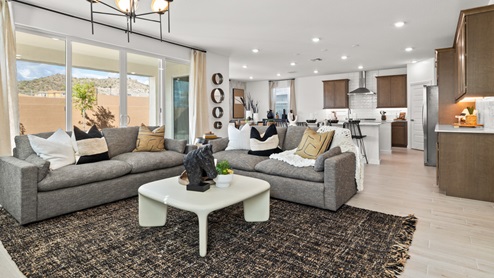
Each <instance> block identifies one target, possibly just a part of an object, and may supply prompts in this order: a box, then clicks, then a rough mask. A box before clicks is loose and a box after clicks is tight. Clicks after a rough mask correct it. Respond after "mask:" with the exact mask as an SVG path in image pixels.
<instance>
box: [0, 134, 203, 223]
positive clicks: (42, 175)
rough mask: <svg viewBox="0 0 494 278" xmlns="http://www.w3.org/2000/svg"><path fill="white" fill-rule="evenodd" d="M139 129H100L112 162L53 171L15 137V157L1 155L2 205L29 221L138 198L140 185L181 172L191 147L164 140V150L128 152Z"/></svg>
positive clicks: (23, 140) (23, 138)
mask: <svg viewBox="0 0 494 278" xmlns="http://www.w3.org/2000/svg"><path fill="white" fill-rule="evenodd" d="M138 132H139V127H127V128H107V129H103V131H102V133H103V135H104V137H105V139H106V142H107V145H108V153H109V156H110V160H105V161H100V162H95V163H89V164H81V165H68V166H65V167H62V168H59V169H57V170H54V171H48V166H47V165H46V163H45V161H44V160H42V159H41V158H39V157H38V156H37V155H36V153H35V152H34V151H33V149H32V148H31V145H30V143H29V139H28V137H27V136H26V135H22V136H17V137H16V138H15V143H16V147H15V149H14V156H6V157H0V204H1V205H2V206H3V207H4V208H5V209H6V210H7V211H8V212H9V213H10V214H11V215H12V216H13V217H14V218H15V219H17V221H18V222H19V223H20V224H27V223H31V222H35V221H39V220H43V219H47V218H50V217H54V216H58V215H62V214H65V213H69V212H74V211H78V210H81V209H86V208H90V207H93V206H97V205H101V204H105V203H109V202H113V201H117V200H120V199H124V198H128V197H132V196H136V195H137V189H138V188H139V186H141V185H143V184H145V183H147V182H151V181H155V180H159V179H164V178H168V177H173V176H178V175H180V173H182V171H183V170H184V167H183V158H184V155H185V153H187V152H188V151H189V149H190V148H193V147H194V146H187V144H186V141H184V140H173V139H165V148H166V149H167V151H164V152H132V151H133V150H134V148H135V147H136V144H135V143H136V140H137V135H138ZM51 134H53V133H52V132H50V133H41V134H37V135H38V136H40V137H43V138H48V137H49V136H50V135H51ZM69 135H70V134H69Z"/></svg>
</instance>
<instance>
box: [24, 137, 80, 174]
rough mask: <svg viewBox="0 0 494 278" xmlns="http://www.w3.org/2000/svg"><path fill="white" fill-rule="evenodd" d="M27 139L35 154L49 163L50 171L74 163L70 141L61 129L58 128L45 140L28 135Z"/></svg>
mask: <svg viewBox="0 0 494 278" xmlns="http://www.w3.org/2000/svg"><path fill="white" fill-rule="evenodd" d="M28 138H29V142H30V143H31V147H32V148H33V150H34V151H35V152H36V154H37V155H38V156H40V157H41V158H43V159H44V160H47V161H50V169H52V170H56V169H58V168H61V167H63V166H67V165H70V164H74V163H75V153H74V148H73V147H72V141H71V139H70V136H69V135H67V133H66V132H65V131H63V130H62V129H60V128H59V129H58V130H57V131H55V132H54V133H53V134H52V135H51V136H50V137H48V138H47V139H45V138H41V137H38V136H35V135H28Z"/></svg>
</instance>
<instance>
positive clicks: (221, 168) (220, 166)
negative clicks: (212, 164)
mask: <svg viewBox="0 0 494 278" xmlns="http://www.w3.org/2000/svg"><path fill="white" fill-rule="evenodd" d="M216 172H218V175H228V174H233V170H232V167H231V166H230V163H228V161H227V160H222V161H220V162H218V163H217V164H216Z"/></svg>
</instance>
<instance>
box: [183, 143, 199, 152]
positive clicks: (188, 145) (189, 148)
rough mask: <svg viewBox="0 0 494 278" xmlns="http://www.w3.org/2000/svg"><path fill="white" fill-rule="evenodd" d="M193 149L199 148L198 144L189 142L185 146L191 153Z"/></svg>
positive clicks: (186, 150)
mask: <svg viewBox="0 0 494 278" xmlns="http://www.w3.org/2000/svg"><path fill="white" fill-rule="evenodd" d="M193 150H197V146H196V145H192V144H187V146H185V153H186V154H187V153H190V152H191V151H193Z"/></svg>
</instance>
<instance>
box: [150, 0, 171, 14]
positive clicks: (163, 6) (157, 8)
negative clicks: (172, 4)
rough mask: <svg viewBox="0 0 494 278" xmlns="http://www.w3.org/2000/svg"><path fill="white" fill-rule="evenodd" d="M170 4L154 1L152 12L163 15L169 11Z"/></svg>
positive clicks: (161, 0)
mask: <svg viewBox="0 0 494 278" xmlns="http://www.w3.org/2000/svg"><path fill="white" fill-rule="evenodd" d="M168 3H169V2H168V1H166V0H153V2H152V3H151V10H152V11H153V12H155V13H160V14H163V13H165V12H166V11H168Z"/></svg>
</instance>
